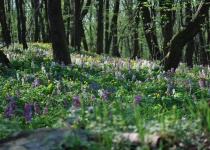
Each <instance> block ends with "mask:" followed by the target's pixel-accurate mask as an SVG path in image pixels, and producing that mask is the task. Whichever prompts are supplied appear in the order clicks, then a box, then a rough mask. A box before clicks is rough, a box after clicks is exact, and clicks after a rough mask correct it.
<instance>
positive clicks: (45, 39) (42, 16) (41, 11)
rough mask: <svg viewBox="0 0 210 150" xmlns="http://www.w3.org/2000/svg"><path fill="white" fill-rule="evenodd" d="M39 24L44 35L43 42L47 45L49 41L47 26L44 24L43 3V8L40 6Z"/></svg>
mask: <svg viewBox="0 0 210 150" xmlns="http://www.w3.org/2000/svg"><path fill="white" fill-rule="evenodd" d="M39 22H40V33H41V35H42V42H43V43H47V42H48V39H47V33H46V31H45V26H46V25H45V24H44V4H43V1H42V3H41V6H40V15H39Z"/></svg>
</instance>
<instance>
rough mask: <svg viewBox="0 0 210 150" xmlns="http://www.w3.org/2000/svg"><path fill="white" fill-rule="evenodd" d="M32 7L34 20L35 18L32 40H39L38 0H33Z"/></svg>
mask: <svg viewBox="0 0 210 150" xmlns="http://www.w3.org/2000/svg"><path fill="white" fill-rule="evenodd" d="M33 9H34V20H35V32H34V41H35V42H37V41H39V32H40V29H39V0H33Z"/></svg>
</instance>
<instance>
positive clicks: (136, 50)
mask: <svg viewBox="0 0 210 150" xmlns="http://www.w3.org/2000/svg"><path fill="white" fill-rule="evenodd" d="M138 5H139V4H138ZM139 15H140V6H138V7H137V10H136V14H134V16H135V17H134V23H133V28H132V52H133V55H132V57H131V58H132V59H135V57H136V56H137V57H138V58H140V55H139V54H140V53H139V49H140V47H139V32H138V26H139V21H140V19H139V17H140V16H139Z"/></svg>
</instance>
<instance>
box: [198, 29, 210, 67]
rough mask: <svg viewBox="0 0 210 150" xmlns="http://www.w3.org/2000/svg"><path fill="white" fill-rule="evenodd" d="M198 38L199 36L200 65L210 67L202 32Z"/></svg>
mask: <svg viewBox="0 0 210 150" xmlns="http://www.w3.org/2000/svg"><path fill="white" fill-rule="evenodd" d="M198 36H199V51H200V63H201V64H202V65H204V66H205V65H208V60H207V53H206V49H205V41H204V38H203V34H202V31H200V32H199V33H198Z"/></svg>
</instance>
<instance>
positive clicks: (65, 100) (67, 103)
mask: <svg viewBox="0 0 210 150" xmlns="http://www.w3.org/2000/svg"><path fill="white" fill-rule="evenodd" d="M64 104H65V106H66V107H68V106H69V101H68V98H64Z"/></svg>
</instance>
